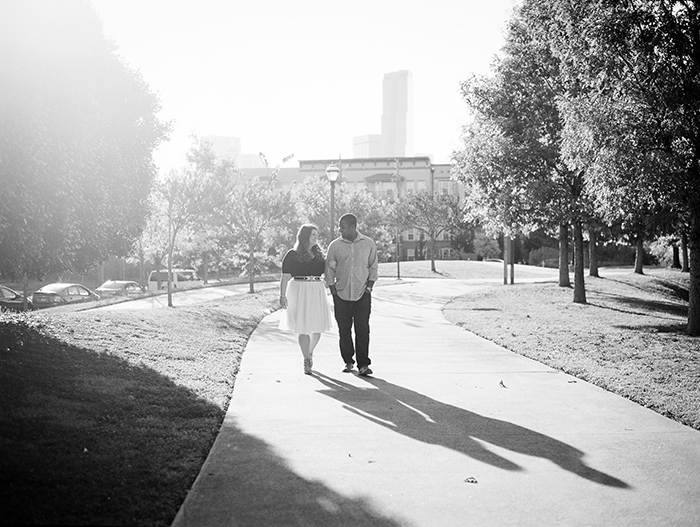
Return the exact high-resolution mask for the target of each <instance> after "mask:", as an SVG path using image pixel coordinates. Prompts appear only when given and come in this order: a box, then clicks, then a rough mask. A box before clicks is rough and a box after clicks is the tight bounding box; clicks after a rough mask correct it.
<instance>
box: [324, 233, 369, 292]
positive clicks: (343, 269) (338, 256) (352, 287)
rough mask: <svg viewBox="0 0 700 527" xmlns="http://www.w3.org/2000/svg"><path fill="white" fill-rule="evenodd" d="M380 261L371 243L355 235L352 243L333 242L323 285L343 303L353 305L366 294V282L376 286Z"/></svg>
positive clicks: (367, 239) (345, 241)
mask: <svg viewBox="0 0 700 527" xmlns="http://www.w3.org/2000/svg"><path fill="white" fill-rule="evenodd" d="M378 269H379V261H378V259H377V246H376V245H375V243H374V241H372V240H371V239H370V238H368V237H367V236H365V235H364V234H362V233H360V232H358V233H357V237H356V238H355V239H354V240H353V241H350V240H346V239H345V238H342V237H341V238H336V239H335V240H333V241H332V242H331V244H330V246H329V247H328V254H327V255H326V272H325V277H326V283H327V284H328V285H329V286H331V285H334V286H335V287H336V291H337V293H338V296H339V297H340V298H342V299H343V300H348V301H351V302H355V301H357V300H359V299H360V298H362V295H364V294H365V289H366V287H367V281H368V280H369V281H372V282H376V281H377V277H378V274H379V273H378Z"/></svg>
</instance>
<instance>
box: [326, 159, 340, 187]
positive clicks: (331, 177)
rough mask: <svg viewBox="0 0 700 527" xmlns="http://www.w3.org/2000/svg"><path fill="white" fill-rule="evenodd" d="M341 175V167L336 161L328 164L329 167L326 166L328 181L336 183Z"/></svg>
mask: <svg viewBox="0 0 700 527" xmlns="http://www.w3.org/2000/svg"><path fill="white" fill-rule="evenodd" d="M339 175H340V169H339V168H338V167H337V166H335V163H331V164H330V165H328V168H326V177H327V178H328V181H330V182H331V183H335V182H336V181H338V176H339Z"/></svg>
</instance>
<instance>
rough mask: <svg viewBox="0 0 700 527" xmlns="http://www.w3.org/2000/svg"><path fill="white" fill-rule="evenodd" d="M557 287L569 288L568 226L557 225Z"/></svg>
mask: <svg viewBox="0 0 700 527" xmlns="http://www.w3.org/2000/svg"><path fill="white" fill-rule="evenodd" d="M559 287H571V280H570V279H569V226H568V225H566V224H564V223H562V224H561V225H559Z"/></svg>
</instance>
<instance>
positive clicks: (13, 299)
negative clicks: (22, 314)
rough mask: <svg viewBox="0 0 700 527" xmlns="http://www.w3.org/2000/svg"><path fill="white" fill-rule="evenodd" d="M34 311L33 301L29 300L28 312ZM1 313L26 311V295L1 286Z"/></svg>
mask: <svg viewBox="0 0 700 527" xmlns="http://www.w3.org/2000/svg"><path fill="white" fill-rule="evenodd" d="M32 309H34V306H33V305H32V301H31V300H30V299H29V298H27V311H31V310H32ZM0 311H2V312H3V313H4V312H5V311H24V295H22V294H20V293H18V292H17V291H15V290H14V289H10V288H9V287H7V286H4V285H0Z"/></svg>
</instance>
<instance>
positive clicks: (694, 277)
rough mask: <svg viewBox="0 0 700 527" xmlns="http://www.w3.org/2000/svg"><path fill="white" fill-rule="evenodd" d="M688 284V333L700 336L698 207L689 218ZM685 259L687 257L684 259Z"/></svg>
mask: <svg viewBox="0 0 700 527" xmlns="http://www.w3.org/2000/svg"><path fill="white" fill-rule="evenodd" d="M690 222H691V223H690V229H691V230H690V236H689V237H688V238H689V239H688V242H689V246H690V286H689V287H688V289H689V291H688V292H689V299H688V329H687V333H688V335H692V336H695V337H697V336H700V209H695V210H694V211H693V212H692V218H691V220H690ZM686 261H687V259H686Z"/></svg>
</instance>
